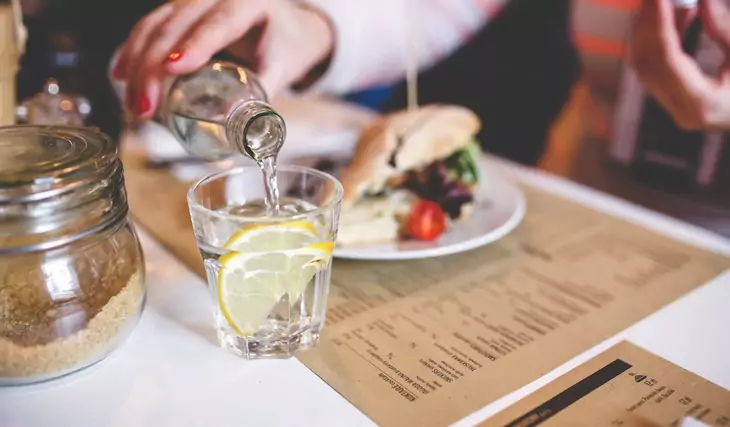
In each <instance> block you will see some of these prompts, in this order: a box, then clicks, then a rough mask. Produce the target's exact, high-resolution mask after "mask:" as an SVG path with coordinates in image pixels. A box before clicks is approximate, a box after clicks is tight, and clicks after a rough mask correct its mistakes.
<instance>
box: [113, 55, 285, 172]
mask: <svg viewBox="0 0 730 427" xmlns="http://www.w3.org/2000/svg"><path fill="white" fill-rule="evenodd" d="M117 83H118V82H117ZM165 87H166V90H165V91H164V92H163V96H162V102H161V105H160V108H159V110H158V112H157V114H156V116H155V118H154V120H155V121H157V122H159V123H161V124H162V125H163V126H165V127H167V128H168V129H169V130H170V131H171V132H172V133H173V135H174V136H175V137H176V138H177V140H178V141H179V142H180V144H182V146H183V147H184V148H185V150H186V151H187V152H188V153H189V154H191V155H193V156H195V157H198V158H200V159H203V160H206V161H218V160H223V159H225V158H227V157H230V156H231V155H234V154H236V153H241V154H243V155H245V156H247V157H250V158H252V159H253V160H255V161H257V162H259V161H261V160H262V159H264V158H266V157H270V156H272V155H275V154H277V153H278V152H279V150H280V148H281V145H282V144H283V143H284V138H285V136H286V126H285V124H284V119H283V118H282V117H281V116H280V115H279V114H277V113H276V111H274V109H273V108H272V107H271V105H269V103H268V98H267V95H266V92H265V91H264V89H263V88H262V87H261V84H260V83H259V81H258V79H257V78H256V76H255V75H254V74H253V73H251V72H250V71H249V70H247V69H246V68H244V67H242V66H240V65H238V64H234V63H232V62H227V61H211V62H209V63H207V64H206V65H204V66H203V67H201V68H200V69H198V70H197V71H195V72H192V73H190V74H186V75H182V76H177V77H173V78H170V79H168V80H167V82H166V85H165ZM118 90H120V91H121V90H122V87H119V89H118Z"/></svg>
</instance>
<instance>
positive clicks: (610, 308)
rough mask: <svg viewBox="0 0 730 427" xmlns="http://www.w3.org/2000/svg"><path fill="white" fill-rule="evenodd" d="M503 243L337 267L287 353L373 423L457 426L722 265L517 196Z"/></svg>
mask: <svg viewBox="0 0 730 427" xmlns="http://www.w3.org/2000/svg"><path fill="white" fill-rule="evenodd" d="M527 195H528V213H527V216H526V218H525V221H524V223H523V224H522V225H521V226H520V227H519V228H518V229H517V230H516V232H515V233H514V234H513V235H510V236H509V237H507V238H505V239H504V240H503V241H501V242H500V243H499V244H496V245H491V246H488V247H486V248H483V249H480V250H475V251H472V252H469V253H466V254H461V255H456V256H450V257H443V258H436V259H429V260H422V261H410V262H397V263H394V262H379V263H357V262H344V261H341V260H338V261H337V262H336V268H335V270H334V273H333V289H332V295H331V300H330V303H329V305H328V307H329V308H328V310H329V311H328V326H327V328H326V330H325V339H324V341H323V343H322V344H321V345H320V346H319V347H318V348H316V349H314V350H313V351H310V352H307V353H303V354H301V355H299V356H298V357H299V359H300V360H302V361H303V362H304V363H305V364H306V365H307V366H308V367H309V368H310V369H312V370H313V371H314V372H315V373H317V374H318V375H319V376H320V377H321V378H322V379H324V380H325V381H326V382H327V383H328V384H330V385H331V386H332V387H333V388H335V389H336V390H337V391H338V392H340V394H342V395H343V396H344V397H345V398H347V399H348V400H350V402H352V403H353V404H354V405H355V406H357V407H358V408H359V409H361V410H362V411H363V412H364V413H365V414H366V415H368V416H370V417H371V418H372V419H373V420H374V421H375V422H376V423H377V424H378V425H383V426H390V425H392V426H397V425H419V426H432V425H433V426H442V425H448V424H450V423H452V422H455V421H458V420H459V419H461V418H463V417H464V416H466V415H468V414H470V413H471V412H473V411H475V410H477V409H479V408H481V407H483V406H485V405H487V404H489V403H490V402H492V401H494V400H496V399H497V398H499V397H501V396H503V395H505V394H507V393H509V392H511V391H514V390H516V389H518V388H520V387H522V386H524V385H526V384H528V383H530V382H532V381H534V380H535V379H537V378H539V377H540V376H542V375H544V374H545V373H547V372H549V371H550V370H552V369H554V368H555V367H557V366H559V365H561V364H563V363H565V362H566V361H568V360H569V359H570V358H572V357H574V356H576V355H578V354H580V353H581V352H583V351H585V350H588V349H589V348H591V347H593V346H594V345H597V344H599V343H600V342H602V341H603V340H605V339H607V338H609V337H611V336H613V335H615V334H616V333H618V332H619V331H621V330H623V329H625V328H627V327H629V326H630V325H632V324H633V323H635V322H636V321H638V320H641V319H642V318H644V317H646V316H648V315H649V314H651V313H653V312H654V311H656V310H658V309H659V308H661V307H662V306H664V305H666V304H667V303H669V302H671V301H673V300H675V299H676V298H678V297H679V296H681V295H682V294H684V293H686V292H687V291H689V290H691V289H693V288H695V287H697V286H700V285H701V284H703V283H705V282H707V281H709V280H710V279H711V278H713V277H715V276H716V275H717V274H719V273H720V272H721V271H722V270H724V269H725V268H727V267H728V266H730V263H728V260H727V259H724V258H721V257H717V256H714V255H712V254H709V253H706V252H703V251H699V250H697V249H696V248H693V247H690V246H686V245H683V244H681V243H678V242H675V241H672V240H669V239H666V238H664V237H661V236H658V235H655V234H653V233H650V232H647V231H645V230H642V229H640V228H638V227H635V226H632V225H630V224H627V223H624V222H621V221H618V220H616V219H614V218H611V217H607V216H605V215H602V214H599V213H597V212H595V211H592V210H588V209H586V208H583V207H580V206H578V205H576V204H573V203H570V202H567V201H564V200H560V199H556V198H554V197H552V196H550V195H547V194H544V193H539V192H536V191H531V190H528V191H527Z"/></svg>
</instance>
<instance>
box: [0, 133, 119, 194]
mask: <svg viewBox="0 0 730 427" xmlns="http://www.w3.org/2000/svg"><path fill="white" fill-rule="evenodd" d="M116 162H117V149H116V145H115V144H114V143H113V141H112V140H111V139H110V138H109V137H107V136H106V135H104V134H103V133H102V132H100V131H99V130H98V129H96V128H76V127H67V126H32V125H22V126H7V127H0V204H1V203H12V202H22V201H27V200H39V199H46V198H49V197H54V196H56V195H59V194H63V193H67V192H69V191H73V190H75V189H77V188H78V187H79V186H83V185H85V184H88V183H90V182H92V181H94V180H97V179H99V178H101V177H106V176H108V175H109V169H110V168H113V167H114V166H115V164H116Z"/></svg>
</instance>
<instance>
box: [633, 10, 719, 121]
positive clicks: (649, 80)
mask: <svg viewBox="0 0 730 427" xmlns="http://www.w3.org/2000/svg"><path fill="white" fill-rule="evenodd" d="M698 13H699V16H700V19H702V24H703V26H704V29H705V30H706V31H707V33H708V34H709V35H710V36H711V37H712V38H713V39H714V40H715V41H717V43H718V44H719V45H720V46H721V47H722V48H723V49H724V50H725V63H724V65H723V67H722V70H721V72H720V73H719V74H718V75H717V76H709V75H707V74H705V73H704V72H703V71H702V70H701V69H700V67H699V65H698V64H697V63H696V62H695V60H694V58H692V57H691V56H690V55H688V54H686V53H685V52H684V51H683V50H682V39H681V34H680V30H681V29H683V26H685V25H686V19H685V18H684V17H680V16H679V14H678V13H677V12H676V10H675V8H674V6H673V5H672V3H671V1H670V0H643V1H642V3H641V8H640V10H639V13H638V16H637V19H636V24H635V29H634V39H633V43H632V52H631V59H632V61H633V63H634V66H635V68H636V71H637V73H638V76H639V79H640V80H641V82H642V83H643V85H644V87H645V88H646V89H647V91H648V92H649V93H650V94H651V95H653V96H654V97H655V98H656V99H657V101H658V102H659V103H660V104H661V105H662V106H663V107H664V108H665V109H666V110H667V111H668V112H669V114H671V116H672V117H673V118H674V120H675V122H676V123H677V124H678V125H679V126H680V127H682V128H684V129H688V130H690V129H691V130H699V129H720V130H727V129H730V8H728V6H727V5H726V4H725V3H724V2H723V0H700V4H699V9H698ZM678 27H679V28H680V30H678Z"/></svg>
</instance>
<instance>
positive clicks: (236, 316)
mask: <svg viewBox="0 0 730 427" xmlns="http://www.w3.org/2000/svg"><path fill="white" fill-rule="evenodd" d="M333 249H334V243H333V242H318V243H314V244H311V245H308V246H305V247H303V248H300V249H292V250H279V251H270V252H257V253H245V252H230V253H228V254H226V255H223V256H222V257H220V258H219V259H218V262H219V264H220V269H219V271H218V284H217V288H218V289H217V291H218V292H217V293H218V304H219V306H220V310H221V314H222V315H223V317H224V318H225V319H226V321H227V322H228V324H229V325H230V326H231V328H232V329H233V330H234V331H235V332H236V333H237V334H239V335H243V336H250V335H252V334H254V333H255V332H256V331H257V330H259V329H260V327H261V324H262V323H263V322H264V321H265V320H266V319H267V317H268V316H269V313H270V312H271V310H272V309H273V308H274V307H275V306H276V305H277V304H278V303H279V301H280V300H281V299H282V297H283V296H284V295H288V296H289V303H290V304H294V303H295V302H296V301H297V300H299V298H300V297H301V295H302V293H303V292H304V291H305V289H306V287H307V285H308V284H309V282H310V281H311V280H312V278H313V277H314V275H315V274H317V271H319V269H320V268H322V267H324V266H326V265H327V263H328V262H329V260H330V259H331V258H332V250H333Z"/></svg>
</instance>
